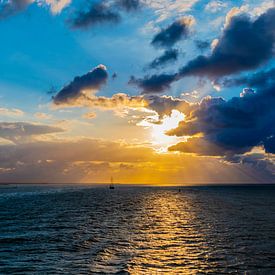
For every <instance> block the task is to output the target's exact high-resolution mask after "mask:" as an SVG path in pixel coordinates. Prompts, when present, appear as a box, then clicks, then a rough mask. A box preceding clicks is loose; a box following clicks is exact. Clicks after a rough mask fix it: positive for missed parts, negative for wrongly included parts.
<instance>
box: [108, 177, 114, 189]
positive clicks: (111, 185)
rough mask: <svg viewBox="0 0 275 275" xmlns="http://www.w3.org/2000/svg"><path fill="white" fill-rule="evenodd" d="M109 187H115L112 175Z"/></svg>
mask: <svg viewBox="0 0 275 275" xmlns="http://www.w3.org/2000/svg"><path fill="white" fill-rule="evenodd" d="M109 189H115V186H114V179H113V177H111V183H110V185H109Z"/></svg>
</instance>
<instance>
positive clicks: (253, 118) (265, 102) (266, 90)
mask: <svg viewBox="0 0 275 275" xmlns="http://www.w3.org/2000/svg"><path fill="white" fill-rule="evenodd" d="M274 89H275V82H274V80H273V82H272V84H269V85H265V86H263V87H260V88H258V89H257V92H255V91H254V90H252V89H244V90H243V92H242V93H241V96H240V97H234V98H232V99H230V100H228V101H225V100H224V99H222V98H211V97H207V98H204V99H203V100H202V101H201V103H200V104H199V105H198V106H197V108H196V109H195V110H193V111H192V112H191V113H190V114H189V115H187V117H186V120H185V121H182V122H180V123H179V125H178V127H177V128H175V129H173V130H170V131H169V132H168V133H167V134H169V135H176V136H191V137H192V138H191V139H189V140H188V141H187V142H186V143H181V144H178V145H175V146H173V147H171V148H170V150H179V151H183V152H185V151H188V152H191V151H193V152H194V153H199V154H202V155H203V154H205V155H209V154H211V155H213V154H215V155H222V156H223V155H230V154H232V155H234V154H244V153H246V152H249V151H250V150H251V149H253V148H254V147H256V146H262V147H263V148H264V149H265V151H266V152H267V153H274V152H275V150H274V149H275V148H274V136H275V124H274V121H275V109H274V104H275V97H274ZM197 135H202V137H196V136H197ZM209 148H211V150H209ZM210 151H213V152H215V153H213V152H212V153H210Z"/></svg>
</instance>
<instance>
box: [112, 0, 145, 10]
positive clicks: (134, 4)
mask: <svg viewBox="0 0 275 275" xmlns="http://www.w3.org/2000/svg"><path fill="white" fill-rule="evenodd" d="M117 5H118V6H119V7H121V8H123V9H125V10H126V11H128V12H130V11H136V10H138V9H139V8H140V7H141V3H140V0H117Z"/></svg>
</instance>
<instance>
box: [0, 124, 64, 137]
mask: <svg viewBox="0 0 275 275" xmlns="http://www.w3.org/2000/svg"><path fill="white" fill-rule="evenodd" d="M63 131H64V130H63V129H62V128H59V127H54V126H49V125H41V124H31V123H26V122H1V123H0V137H1V138H4V139H7V140H10V141H13V142H18V141H22V140H24V139H25V138H28V137H31V136H36V135H45V134H52V133H59V132H63Z"/></svg>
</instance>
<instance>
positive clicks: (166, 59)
mask: <svg viewBox="0 0 275 275" xmlns="http://www.w3.org/2000/svg"><path fill="white" fill-rule="evenodd" d="M178 55H179V51H178V50H177V49H170V50H166V51H165V52H164V53H163V54H162V55H161V56H159V57H157V58H156V59H154V60H153V61H152V62H151V63H150V65H149V67H150V68H154V69H155V68H158V67H162V66H164V65H166V64H168V63H171V62H175V61H176V60H177V59H178Z"/></svg>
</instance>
